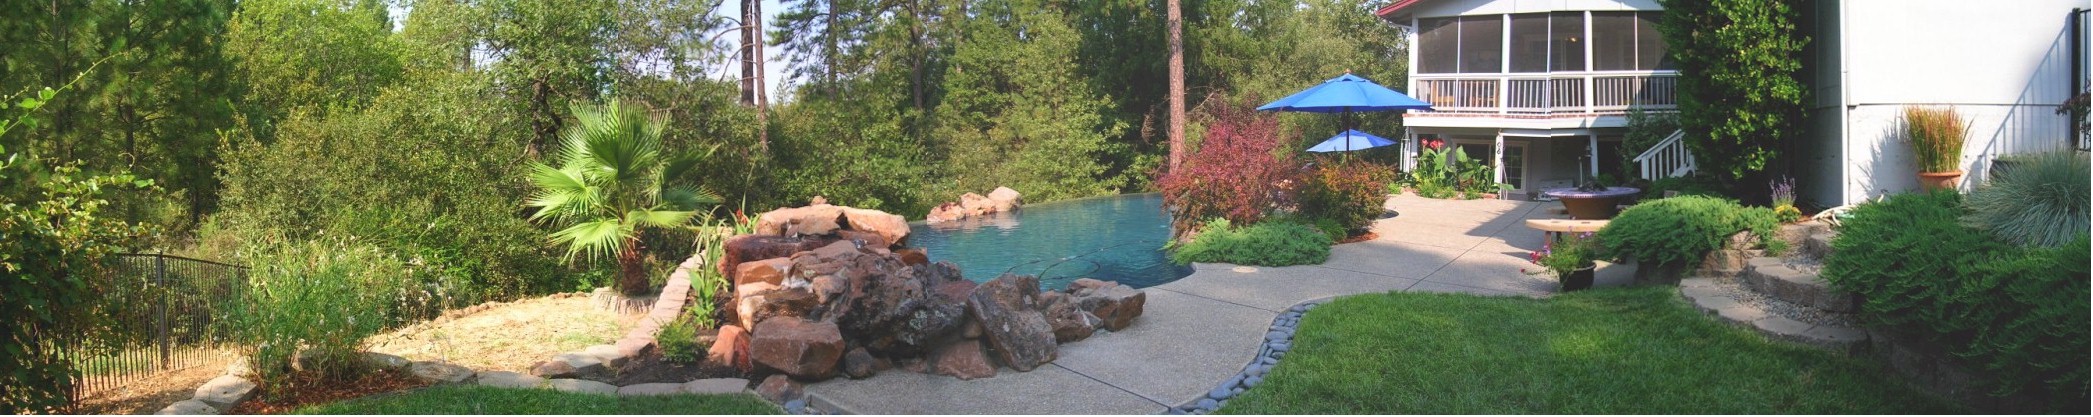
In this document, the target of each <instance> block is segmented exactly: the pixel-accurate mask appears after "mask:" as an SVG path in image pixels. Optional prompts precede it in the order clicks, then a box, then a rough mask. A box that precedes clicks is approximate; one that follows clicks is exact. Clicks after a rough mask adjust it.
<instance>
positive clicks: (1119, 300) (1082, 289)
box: [1069, 278, 1148, 332]
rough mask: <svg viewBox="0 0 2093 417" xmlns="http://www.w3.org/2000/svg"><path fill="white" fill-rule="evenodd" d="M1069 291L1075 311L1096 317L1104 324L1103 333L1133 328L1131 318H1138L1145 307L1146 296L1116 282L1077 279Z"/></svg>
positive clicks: (1139, 291)
mask: <svg viewBox="0 0 2093 417" xmlns="http://www.w3.org/2000/svg"><path fill="white" fill-rule="evenodd" d="M1069 290H1070V291H1069V295H1072V296H1075V299H1076V306H1077V307H1078V308H1081V309H1083V310H1084V311H1089V312H1090V314H1091V315H1094V316H1097V318H1098V319H1099V320H1103V321H1104V328H1105V329H1106V330H1111V331H1115V332H1116V331H1120V330H1123V329H1126V327H1127V326H1131V325H1133V323H1134V318H1136V317H1141V312H1142V311H1141V310H1142V308H1143V306H1145V305H1146V304H1147V303H1148V293H1146V292H1142V291H1141V290H1136V289H1134V287H1128V286H1125V285H1120V284H1119V283H1116V282H1109V281H1099V280H1095V279H1090V278H1083V279H1077V280H1076V281H1075V282H1073V283H1070V284H1069Z"/></svg>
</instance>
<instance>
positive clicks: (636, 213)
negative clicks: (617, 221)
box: [625, 210, 698, 227]
mask: <svg viewBox="0 0 2093 417" xmlns="http://www.w3.org/2000/svg"><path fill="white" fill-rule="evenodd" d="M697 214H698V213H697V212H695V211H675V210H633V211H630V212H626V213H625V218H626V219H630V220H631V221H632V222H633V223H636V224H638V225H642V226H653V227H681V226H683V225H685V224H689V223H690V218H691V217H693V216H696V215H697Z"/></svg>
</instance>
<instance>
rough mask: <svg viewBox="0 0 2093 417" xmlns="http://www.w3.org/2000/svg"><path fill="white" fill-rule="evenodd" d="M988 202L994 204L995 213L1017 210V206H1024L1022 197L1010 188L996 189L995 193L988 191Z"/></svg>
mask: <svg viewBox="0 0 2093 417" xmlns="http://www.w3.org/2000/svg"><path fill="white" fill-rule="evenodd" d="M988 201H989V202H991V203H994V206H995V208H996V211H997V212H1008V211H1013V210H1017V208H1018V206H1021V205H1023V204H1025V200H1024V196H1023V195H1020V194H1018V193H1017V190H1012V189H1010V187H996V189H995V191H989V192H988Z"/></svg>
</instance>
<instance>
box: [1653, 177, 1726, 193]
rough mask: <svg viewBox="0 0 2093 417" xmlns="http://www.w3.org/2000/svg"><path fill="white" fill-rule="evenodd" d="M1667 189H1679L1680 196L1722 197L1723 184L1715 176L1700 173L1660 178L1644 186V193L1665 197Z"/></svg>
mask: <svg viewBox="0 0 2093 417" xmlns="http://www.w3.org/2000/svg"><path fill="white" fill-rule="evenodd" d="M1665 191H1677V192H1678V194H1679V195H1678V196H1689V195H1698V196H1708V197H1721V196H1722V184H1718V183H1716V182H1715V179H1713V178H1708V177H1706V176H1700V175H1688V176H1684V177H1671V178H1659V179H1657V180H1656V181H1651V182H1650V184H1649V185H1648V186H1646V187H1643V190H1642V195H1643V197H1644V198H1663V197H1664V192H1665Z"/></svg>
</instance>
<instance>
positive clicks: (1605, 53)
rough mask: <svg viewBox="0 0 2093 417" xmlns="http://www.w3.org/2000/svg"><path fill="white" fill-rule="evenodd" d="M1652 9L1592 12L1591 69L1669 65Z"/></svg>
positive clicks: (1655, 68) (1653, 67) (1603, 69)
mask: <svg viewBox="0 0 2093 417" xmlns="http://www.w3.org/2000/svg"><path fill="white" fill-rule="evenodd" d="M1659 18H1660V15H1658V14H1657V13H1655V12H1645V13H1636V12H1592V67H1593V68H1592V69H1593V70H1598V71H1633V70H1644V71H1648V70H1658V69H1672V63H1671V62H1670V59H1668V57H1666V56H1665V55H1666V54H1665V45H1664V37H1663V36H1660V35H1659V34H1658V33H1657V19H1659Z"/></svg>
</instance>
